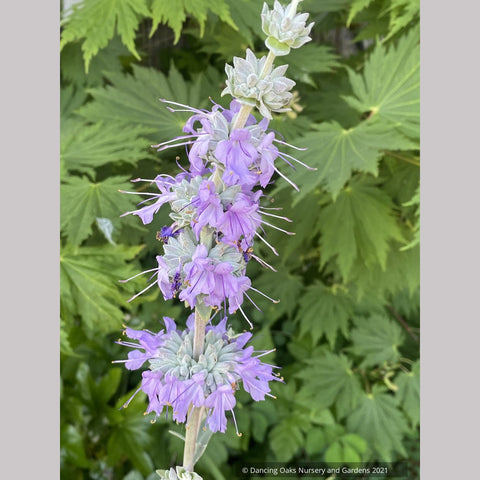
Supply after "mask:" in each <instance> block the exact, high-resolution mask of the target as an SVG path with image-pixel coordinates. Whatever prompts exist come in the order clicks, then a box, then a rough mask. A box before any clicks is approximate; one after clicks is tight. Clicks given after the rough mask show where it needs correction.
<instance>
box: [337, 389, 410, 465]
mask: <svg viewBox="0 0 480 480" xmlns="http://www.w3.org/2000/svg"><path fill="white" fill-rule="evenodd" d="M347 428H348V430H349V431H350V432H352V433H356V434H358V435H360V436H361V437H362V438H364V439H365V440H366V441H367V443H368V445H369V447H370V448H372V449H373V451H374V452H375V453H376V455H377V456H376V460H378V461H384V462H390V461H392V460H393V459H394V455H393V453H394V452H398V453H399V454H401V455H404V456H406V455H407V452H406V451H405V448H404V446H403V444H402V439H403V435H404V434H405V433H406V432H408V425H407V421H406V419H405V417H404V415H403V413H402V412H401V411H400V410H399V408H398V400H397V399H396V398H395V397H394V396H393V395H390V394H388V393H385V389H384V388H383V387H381V386H379V385H374V386H373V389H372V392H371V393H367V394H364V395H363V396H362V397H361V398H360V402H359V405H358V408H357V409H356V410H354V411H353V412H352V413H351V414H350V415H349V416H348V418H347Z"/></svg>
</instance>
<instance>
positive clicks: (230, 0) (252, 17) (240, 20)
mask: <svg viewBox="0 0 480 480" xmlns="http://www.w3.org/2000/svg"><path fill="white" fill-rule="evenodd" d="M226 3H227V4H228V6H229V8H230V13H231V15H232V19H233V21H234V23H235V25H237V27H238V32H239V33H240V34H241V35H242V36H243V37H244V38H245V39H246V40H247V41H248V45H249V46H251V47H253V45H254V41H255V36H257V37H259V38H261V39H262V40H263V39H264V36H265V34H264V33H263V30H262V20H261V18H260V11H261V10H260V9H261V7H260V6H259V4H258V2H256V1H255V0H243V1H242V2H238V1H237V0H226ZM229 60H230V59H229Z"/></svg>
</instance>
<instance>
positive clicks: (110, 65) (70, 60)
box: [60, 37, 130, 87]
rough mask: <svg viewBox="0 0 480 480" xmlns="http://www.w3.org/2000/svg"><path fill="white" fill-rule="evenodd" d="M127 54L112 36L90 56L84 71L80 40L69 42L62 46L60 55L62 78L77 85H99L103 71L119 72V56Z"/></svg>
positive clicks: (121, 68) (117, 39)
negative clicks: (95, 53)
mask: <svg viewBox="0 0 480 480" xmlns="http://www.w3.org/2000/svg"><path fill="white" fill-rule="evenodd" d="M129 55H130V54H129V52H128V50H127V48H126V47H125V45H123V43H122V41H121V40H120V38H119V37H114V38H113V39H112V40H111V41H110V42H109V43H108V45H107V46H106V47H105V48H104V49H102V50H101V51H99V52H98V54H97V55H95V56H94V57H93V58H92V60H91V62H90V65H89V67H88V73H86V72H85V63H84V60H83V53H82V49H81V42H70V43H68V44H66V45H65V46H64V47H63V49H62V52H61V55H60V65H61V71H60V73H61V76H62V80H64V81H67V82H69V83H70V84H73V85H75V86H77V87H82V86H89V87H93V86H97V85H101V84H102V83H103V72H105V71H107V72H121V71H122V70H123V68H124V65H123V64H122V62H121V58H120V57H128V56H129Z"/></svg>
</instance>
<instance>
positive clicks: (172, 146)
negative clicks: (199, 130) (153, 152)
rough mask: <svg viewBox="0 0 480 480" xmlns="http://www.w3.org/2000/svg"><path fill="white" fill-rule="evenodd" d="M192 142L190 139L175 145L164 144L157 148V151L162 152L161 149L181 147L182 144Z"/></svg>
mask: <svg viewBox="0 0 480 480" xmlns="http://www.w3.org/2000/svg"><path fill="white" fill-rule="evenodd" d="M192 143H194V140H190V141H189V142H183V143H177V144H175V145H164V146H163V147H160V148H157V152H162V151H163V150H167V149H168V148H176V147H181V146H182V145H190V144H192Z"/></svg>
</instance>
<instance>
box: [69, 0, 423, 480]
mask: <svg viewBox="0 0 480 480" xmlns="http://www.w3.org/2000/svg"><path fill="white" fill-rule="evenodd" d="M72 3H73V5H72ZM267 3H269V4H270V5H271V4H272V3H273V2H267ZM262 5H263V2H262V1H257V0H195V1H193V0H169V1H166V0H82V1H80V2H76V3H75V2H63V5H62V12H61V19H62V20H61V25H62V32H61V39H62V40H61V59H60V60H61V80H60V81H61V163H60V168H61V265H60V268H61V292H60V294H61V295H60V296H61V298H60V302H61V308H60V310H61V329H62V330H61V376H62V378H61V405H60V407H61V478H62V479H63V480H80V479H98V480H100V479H101V480H108V479H115V480H121V479H125V480H142V479H143V480H144V479H148V480H152V479H154V478H158V477H157V476H156V475H155V474H154V473H153V472H154V471H155V469H158V468H168V467H169V466H171V465H175V464H178V463H181V458H182V450H183V448H182V442H181V440H179V439H178V438H177V437H175V436H174V435H172V434H170V433H169V430H172V431H176V432H180V433H182V432H183V425H176V424H175V423H173V422H171V421H170V420H165V419H159V420H157V422H156V423H154V424H152V423H151V422H150V420H151V417H150V416H144V415H143V412H144V410H145V408H146V400H145V397H144V396H142V395H140V394H139V395H137V396H136V397H135V400H134V401H133V402H132V403H131V404H130V405H129V407H128V408H127V409H120V407H121V406H122V405H123V403H124V402H125V400H126V399H127V398H129V397H130V396H131V395H132V393H133V392H134V391H135V390H136V389H137V388H138V385H139V382H140V378H141V374H140V372H128V371H126V370H125V369H124V368H123V367H122V366H121V365H120V366H119V365H115V364H112V361H113V360H117V359H124V358H126V355H127V349H125V348H124V347H121V346H119V345H117V344H115V340H117V338H118V337H119V336H120V335H121V331H122V324H126V325H128V326H131V327H133V328H148V329H151V330H158V329H159V328H160V322H161V319H162V317H163V316H164V315H169V316H172V317H174V318H175V319H176V321H177V323H179V325H184V322H185V320H186V317H187V315H188V313H189V312H188V311H187V310H186V309H185V308H184V307H183V305H182V304H181V303H179V302H178V300H175V301H168V302H165V301H164V300H163V297H162V296H161V295H159V292H158V291H156V289H152V290H149V292H148V293H147V294H145V295H143V296H141V297H139V298H138V299H136V300H135V301H133V302H132V303H127V299H128V298H129V297H130V296H131V295H132V294H133V293H135V292H138V291H140V290H141V289H142V288H144V287H145V286H146V281H147V279H146V278H138V279H136V280H134V281H132V282H129V283H127V284H121V283H119V282H118V280H119V279H125V278H128V277H129V276H132V275H134V274H135V273H138V272H140V271H142V270H145V269H148V268H152V266H155V255H157V254H161V253H162V248H161V244H160V243H159V242H158V241H157V240H156V239H155V234H156V232H157V231H158V230H160V228H161V226H163V225H165V224H168V207H166V208H165V209H162V210H161V211H160V214H159V215H158V216H157V217H156V219H155V220H154V222H153V223H152V224H151V225H149V226H147V227H145V226H142V224H141V222H140V221H139V219H138V218H136V217H134V218H132V217H123V218H120V215H121V214H122V213H124V212H125V211H128V210H132V209H133V207H134V206H135V204H136V203H137V202H138V201H140V200H141V198H140V197H138V196H135V195H125V194H120V193H119V192H118V190H119V189H124V190H129V191H135V190H137V189H138V188H143V189H148V186H143V185H142V186H141V187H139V185H138V184H132V183H130V182H129V180H130V179H133V178H136V177H143V178H153V177H154V176H155V175H156V174H158V173H172V174H175V173H177V172H178V171H179V167H178V166H177V164H176V162H175V157H176V156H177V155H178V156H179V157H180V160H179V162H180V164H182V165H186V162H187V159H186V155H185V151H184V150H182V149H178V150H177V151H174V150H167V151H165V152H161V153H160V154H159V153H157V152H156V151H155V150H154V149H152V148H151V147H150V145H152V144H156V143H159V142H161V141H165V140H168V139H170V138H173V137H174V136H177V135H180V134H181V131H182V127H183V123H184V121H185V119H186V118H187V117H188V115H187V116H185V115H184V114H182V113H176V114H173V113H170V112H168V111H167V110H166V109H165V108H164V105H162V104H161V103H160V102H159V101H158V99H159V98H166V99H169V100H173V101H176V102H180V103H185V104H188V105H191V106H193V107H202V108H208V107H209V105H211V103H210V98H211V99H213V100H214V101H215V102H218V103H221V104H222V105H224V106H227V105H228V103H229V102H230V100H231V98H230V97H223V98H221V97H220V92H221V91H222V89H223V86H224V80H225V74H224V66H225V63H226V62H228V63H231V62H232V58H233V56H242V57H243V56H244V55H245V49H246V48H247V47H249V48H251V49H253V50H254V51H255V53H256V54H257V56H258V55H260V54H262V53H266V47H265V46H264V44H263V40H264V35H263V33H262V30H261V20H260V12H261V9H262ZM300 10H302V11H306V12H309V13H310V19H311V21H314V22H315V26H314V28H313V31H312V38H313V40H312V42H310V43H309V44H307V45H305V46H304V47H302V48H300V49H298V50H295V51H292V53H291V54H290V55H289V56H288V57H282V58H277V61H276V65H278V64H280V63H284V62H288V63H289V68H288V71H287V75H288V76H289V77H290V78H292V79H293V80H295V81H296V86H295V87H294V91H295V95H294V100H293V102H292V105H291V108H292V111H291V112H289V113H288V114H281V115H276V116H275V118H274V120H273V121H272V122H271V124H270V126H271V128H273V129H274V130H276V131H277V132H278V133H279V134H280V135H282V136H283V137H284V138H285V140H286V141H287V142H290V143H293V144H294V145H297V146H299V147H308V150H307V151H305V152H301V153H298V152H294V151H288V150H287V149H286V150H285V151H287V152H288V153H290V154H294V155H295V156H296V157H297V158H299V159H301V160H302V161H304V162H306V163H307V164H309V165H310V166H313V167H316V168H317V169H318V170H317V171H316V172H309V171H306V170H304V169H302V167H299V168H298V169H297V170H296V171H293V170H292V169H291V168H290V167H289V166H288V165H286V164H285V165H281V169H282V171H283V172H284V173H285V174H286V175H288V176H289V178H291V179H292V180H293V181H295V182H296V183H297V184H298V186H299V187H300V192H295V191H294V190H293V189H292V188H291V187H290V186H289V185H288V184H287V183H286V182H285V181H284V180H282V179H278V180H276V182H275V183H274V184H273V185H271V186H270V187H269V189H268V192H267V193H268V197H267V200H268V202H269V203H270V206H272V207H282V208H283V213H282V215H286V216H287V217H289V218H291V219H292V220H293V223H291V224H289V228H290V230H292V231H294V232H295V233H296V235H295V236H293V237H292V236H286V235H284V234H282V233H281V232H277V231H275V230H272V229H270V230H268V231H267V238H268V241H269V242H270V243H271V244H273V245H274V246H275V248H276V249H277V251H278V252H279V257H275V256H274V255H272V253H271V251H270V250H269V249H268V248H265V246H264V245H262V244H259V245H255V249H256V254H257V255H259V256H260V257H262V258H263V259H265V260H266V261H267V262H268V263H270V264H271V265H273V266H275V268H276V269H277V270H278V272H277V273H274V272H271V271H269V270H266V269H264V268H262V267H261V266H260V265H259V264H258V263H256V262H254V261H251V262H250V263H249V266H248V269H247V274H248V275H249V276H250V278H251V279H252V285H253V286H255V287H256V288H258V289H260V290H261V291H263V292H265V293H266V294H267V295H269V296H271V297H275V298H279V299H280V300H281V301H280V303H279V304H272V303H270V302H269V301H267V300H265V299H264V298H263V297H260V296H258V295H256V296H255V298H254V300H255V302H256V303H257V304H258V305H259V306H260V308H261V309H262V312H258V311H257V310H255V309H254V308H253V307H252V306H251V305H245V310H246V312H247V315H248V316H249V318H250V319H251V320H252V321H253V323H254V324H255V330H254V334H255V341H254V344H255V346H256V347H257V348H262V349H264V348H276V352H275V353H272V354H271V355H269V356H268V357H266V359H267V358H268V362H269V363H272V364H275V365H278V366H280V367H281V368H282V370H281V374H282V376H283V377H284V379H285V384H280V383H275V385H273V393H274V395H275V396H276V397H277V399H276V400H274V399H271V398H267V400H266V401H264V402H252V401H251V400H249V398H250V397H249V396H248V395H247V394H245V393H244V392H243V394H242V392H241V391H239V392H238V393H237V407H236V418H237V421H238V424H239V430H240V431H241V432H242V436H241V437H238V436H237V435H236V433H235V429H234V428H233V424H229V428H228V429H227V433H226V434H216V435H214V436H213V438H212V440H211V441H210V444H209V446H208V448H207V451H206V453H205V455H204V456H203V457H202V459H201V460H200V462H199V463H198V465H197V470H198V472H199V473H200V474H201V475H203V476H204V478H205V479H215V480H222V479H231V478H236V472H239V471H240V467H241V466H242V465H245V464H249V463H252V462H261V461H265V460H266V461H279V462H293V463H295V462H299V461H327V462H344V463H347V464H355V463H358V462H361V461H386V462H402V461H404V462H407V463H408V468H409V474H408V477H406V478H409V479H415V478H418V464H419V440H418V435H419V245H418V239H419V47H418V41H419V27H418V23H419V1H418V0H417V1H412V0H305V1H303V2H302V3H301V4H300ZM279 161H280V160H279ZM280 162H281V161H280ZM280 226H283V225H280ZM230 322H231V324H232V325H233V326H234V327H235V328H236V329H237V330H239V331H241V330H244V329H248V325H247V324H246V322H245V321H244V320H243V318H242V317H241V316H240V317H238V318H237V317H235V316H232V317H231V319H230ZM266 361H267V360H266ZM376 478H380V477H376Z"/></svg>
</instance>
